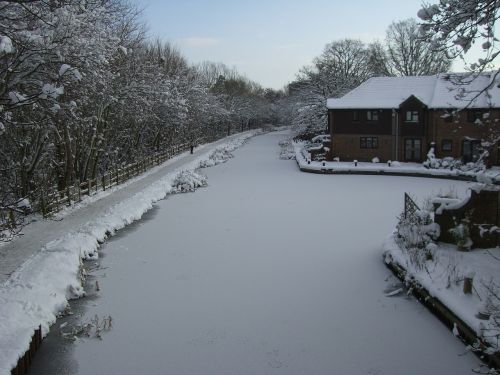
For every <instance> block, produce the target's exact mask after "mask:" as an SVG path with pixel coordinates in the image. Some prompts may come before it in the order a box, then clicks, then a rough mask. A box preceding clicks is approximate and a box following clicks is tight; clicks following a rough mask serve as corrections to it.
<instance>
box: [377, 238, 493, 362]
mask: <svg viewBox="0 0 500 375" xmlns="http://www.w3.org/2000/svg"><path fill="white" fill-rule="evenodd" d="M396 236H397V234H396V232H395V233H393V234H391V235H390V236H389V237H388V238H387V240H386V241H385V242H384V246H383V248H384V260H385V262H386V263H387V264H395V265H397V266H399V267H401V268H402V269H403V270H404V271H405V281H406V282H407V283H408V285H409V287H412V288H423V289H425V290H426V291H427V292H428V293H429V295H430V296H432V297H434V298H436V299H437V300H439V301H440V302H441V303H442V304H444V305H445V306H446V307H447V308H448V309H449V310H450V311H451V312H452V313H453V314H455V315H456V316H457V317H458V318H459V319H460V320H462V321H463V322H464V323H465V324H466V325H467V326H468V327H469V328H470V329H472V330H473V331H474V332H475V334H476V336H477V337H478V338H479V339H480V340H482V341H483V342H484V343H486V344H488V345H489V346H490V349H488V350H487V352H488V354H493V353H494V352H498V351H499V350H500V347H499V338H500V330H499V327H498V321H495V319H498V316H495V312H494V311H497V310H495V309H498V306H496V307H495V304H496V302H495V301H492V300H491V299H490V298H489V295H490V293H491V292H492V288H493V291H494V292H495V291H496V290H495V288H496V287H497V286H498V285H500V272H499V271H498V269H499V266H500V248H495V249H478V250H473V251H470V252H463V251H458V250H457V246H455V245H451V244H444V243H438V245H437V246H433V247H432V252H431V256H428V257H427V258H426V259H422V258H421V257H419V256H418V254H417V253H414V252H420V253H422V252H423V250H421V249H415V250H408V251H404V250H403V249H401V247H400V246H399V245H398V242H397V240H396ZM417 257H418V259H419V260H418V261H416V258H417ZM466 278H470V279H471V280H473V289H472V293H470V294H465V293H464V287H463V284H464V280H465V279H466ZM496 292H498V291H496ZM455 334H457V335H458V333H455ZM476 349H479V344H478V347H477V348H476ZM483 349H484V348H483Z"/></svg>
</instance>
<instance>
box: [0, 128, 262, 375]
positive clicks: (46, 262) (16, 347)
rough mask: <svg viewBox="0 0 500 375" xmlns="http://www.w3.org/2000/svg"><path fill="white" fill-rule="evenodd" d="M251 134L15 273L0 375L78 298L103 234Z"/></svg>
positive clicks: (3, 321)
mask: <svg viewBox="0 0 500 375" xmlns="http://www.w3.org/2000/svg"><path fill="white" fill-rule="evenodd" d="M252 135H253V133H245V134H242V135H241V136H239V137H237V138H235V139H233V140H230V141H228V142H227V143H226V144H223V145H222V146H218V147H216V148H215V149H212V150H210V151H207V152H206V153H204V154H202V155H201V156H199V157H198V158H197V159H195V160H194V161H192V162H190V163H188V164H186V165H185V166H183V167H181V168H178V169H177V170H175V171H174V172H171V173H169V174H167V175H165V176H163V177H162V178H161V179H159V180H158V181H156V182H154V183H153V184H151V185H150V186H149V187H147V188H145V189H144V190H142V191H141V192H139V193H137V194H135V195H133V196H132V197H130V198H128V199H126V200H124V201H122V202H120V203H118V204H116V205H114V206H112V207H110V208H109V209H108V210H107V211H106V212H105V213H104V214H102V215H100V216H97V217H95V218H94V219H92V220H90V221H88V222H86V223H84V224H83V225H81V226H80V227H79V228H75V230H73V231H71V232H69V233H68V234H66V235H65V236H63V237H61V238H58V239H56V240H54V241H51V242H50V243H47V244H40V245H41V246H43V245H44V247H43V249H42V250H41V251H39V252H38V253H36V254H35V255H34V256H32V257H31V258H30V259H29V260H28V261H26V262H25V263H24V264H23V265H22V266H21V267H20V268H19V269H17V270H16V271H15V272H14V273H13V274H12V276H11V277H10V278H9V279H8V280H7V282H6V283H5V284H4V285H2V286H1V288H0V348H1V350H0V374H9V373H10V370H11V369H12V368H13V367H14V366H15V365H16V363H17V360H18V358H19V357H20V356H21V355H23V354H24V352H25V351H26V349H27V348H28V345H29V342H30V340H31V336H32V334H33V330H34V329H35V328H36V327H38V325H40V324H41V325H42V331H43V332H44V334H45V333H46V332H47V331H48V327H49V326H50V325H51V324H52V323H54V322H55V319H56V316H57V314H58V313H60V312H61V311H63V310H64V308H65V307H66V305H67V301H68V299H70V298H77V297H80V296H82V295H83V289H82V287H81V275H80V269H81V268H80V265H81V259H85V258H95V257H97V249H98V247H99V243H100V242H102V241H104V240H105V239H106V237H107V236H108V235H112V234H113V233H114V232H116V231H117V230H119V229H121V228H123V227H125V226H126V225H127V224H129V223H131V222H133V221H134V220H138V219H140V218H141V216H142V215H143V214H144V213H145V212H146V211H148V210H149V209H151V208H152V206H153V204H154V203H155V202H157V201H158V200H161V199H163V198H165V196H166V195H167V194H169V193H171V192H175V191H176V190H177V189H176V186H175V185H176V183H177V184H178V183H179V181H177V182H176V180H178V177H179V176H180V175H182V182H183V183H185V184H187V185H188V186H189V184H190V182H193V183H194V182H195V180H199V178H198V177H196V176H194V177H195V178H190V176H191V177H193V175H192V174H186V173H183V171H190V172H193V171H195V170H196V169H198V168H200V167H205V166H210V165H216V164H219V163H221V162H224V161H225V160H227V159H228V158H229V157H230V156H231V154H230V152H231V151H233V150H235V149H236V148H238V147H240V146H241V145H242V144H243V143H244V142H245V140H247V139H248V138H249V137H251V136H252Z"/></svg>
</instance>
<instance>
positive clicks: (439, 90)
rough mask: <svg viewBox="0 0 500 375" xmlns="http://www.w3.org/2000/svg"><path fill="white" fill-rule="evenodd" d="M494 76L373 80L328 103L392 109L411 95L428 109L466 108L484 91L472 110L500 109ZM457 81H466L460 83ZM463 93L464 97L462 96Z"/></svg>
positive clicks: (331, 106) (341, 106) (333, 106)
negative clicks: (458, 79)
mask: <svg viewBox="0 0 500 375" xmlns="http://www.w3.org/2000/svg"><path fill="white" fill-rule="evenodd" d="M494 75H495V74H494V73H491V72H490V73H482V74H480V75H478V76H477V77H476V76H475V77H472V76H468V75H467V73H441V74H438V75H433V76H407V77H373V78H370V79H368V80H367V81H365V82H364V83H362V84H361V85H359V86H358V87H357V88H355V89H354V90H352V91H350V92H349V93H347V94H346V95H344V96H343V97H341V98H335V99H334V98H331V99H328V100H327V107H328V109H361V108H373V109H392V108H399V106H400V104H401V103H403V102H404V101H405V100H406V99H408V98H409V97H411V96H415V97H416V98H417V99H419V100H420V101H421V102H422V103H423V104H425V105H426V106H427V107H428V108H443V109H446V108H463V107H465V106H466V105H467V104H469V102H470V101H471V99H473V98H474V97H475V96H476V95H477V94H478V93H479V92H480V91H481V90H483V89H484V88H486V87H488V86H491V87H490V88H489V89H488V90H486V91H485V92H483V93H481V94H480V95H479V96H478V97H477V98H476V99H474V100H473V102H472V103H471V105H470V106H469V107H470V108H489V107H500V89H499V88H498V87H497V84H495V83H493V84H492V85H491V83H492V79H493V76H494ZM457 78H461V79H462V83H461V84H457V83H456V82H457ZM461 93H462V94H461Z"/></svg>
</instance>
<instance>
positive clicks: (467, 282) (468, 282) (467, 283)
mask: <svg viewBox="0 0 500 375" xmlns="http://www.w3.org/2000/svg"><path fill="white" fill-rule="evenodd" d="M472 282H473V281H472V277H465V278H464V294H472Z"/></svg>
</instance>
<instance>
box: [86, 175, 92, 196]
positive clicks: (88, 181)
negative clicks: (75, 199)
mask: <svg viewBox="0 0 500 375" xmlns="http://www.w3.org/2000/svg"><path fill="white" fill-rule="evenodd" d="M91 181H92V180H91V179H90V178H89V179H87V195H88V196H90V187H91V186H92V182H91Z"/></svg>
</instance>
